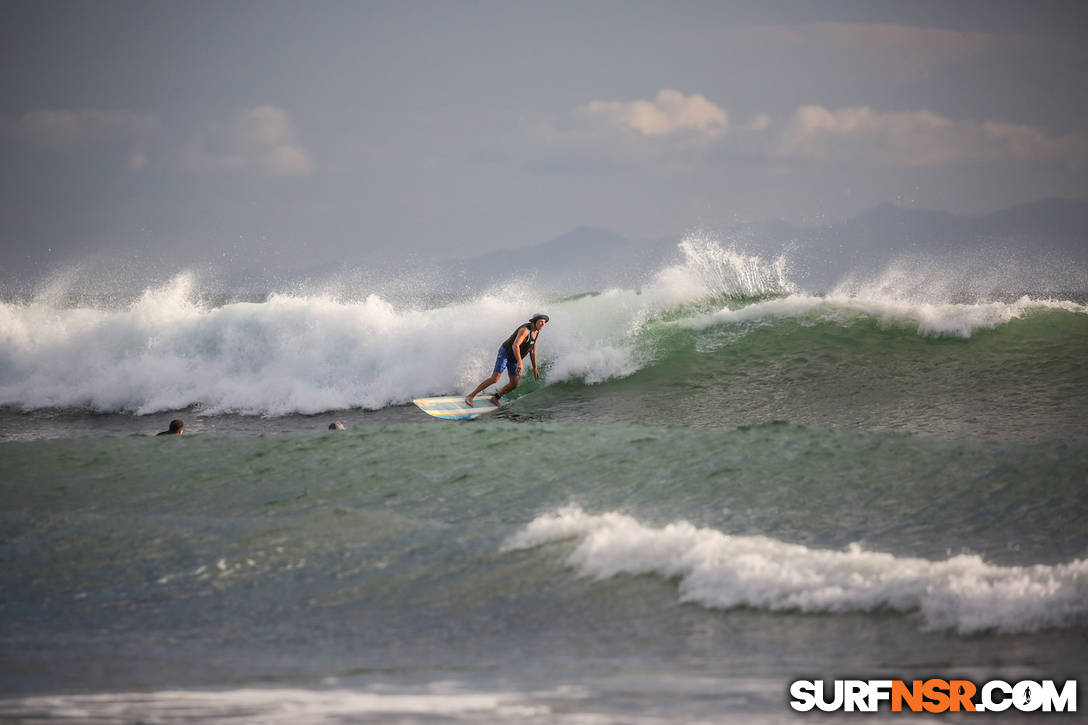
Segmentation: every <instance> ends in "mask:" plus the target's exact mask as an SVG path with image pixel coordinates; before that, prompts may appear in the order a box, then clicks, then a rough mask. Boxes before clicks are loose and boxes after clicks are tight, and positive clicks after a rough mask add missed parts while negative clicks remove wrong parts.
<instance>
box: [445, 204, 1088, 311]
mask: <svg viewBox="0 0 1088 725" xmlns="http://www.w3.org/2000/svg"><path fill="white" fill-rule="evenodd" d="M717 238H718V241H719V243H720V244H721V245H722V246H730V245H733V246H736V247H737V248H738V249H739V250H741V251H745V252H747V253H758V254H761V255H764V256H767V257H768V258H773V257H775V256H777V255H779V254H783V253H784V254H786V255H787V257H788V259H789V260H790V266H791V269H792V270H793V276H794V279H795V280H796V281H797V282H798V283H800V284H802V285H803V286H804V287H805V288H807V289H810V290H812V291H821V290H826V289H828V288H830V287H831V286H833V285H834V284H835V283H836V282H837V281H839V280H841V279H842V278H843V276H844V275H846V274H848V273H859V274H864V273H874V272H877V271H879V270H881V269H884V268H885V267H887V266H888V265H889V264H890V263H892V262H893V261H896V260H900V261H904V262H905V263H917V262H918V261H919V260H928V261H929V262H930V263H931V264H933V263H936V264H940V263H942V262H948V263H950V264H952V263H956V264H960V265H966V266H967V267H968V268H970V267H971V265H977V266H978V267H979V268H980V269H979V273H980V274H981V273H984V272H985V273H990V271H991V270H990V269H989V268H990V267H992V266H993V265H997V264H1005V265H1008V264H1013V263H1015V264H1018V265H1020V267H1021V268H1022V269H1023V270H1025V271H1026V272H1030V273H1031V274H1030V275H1028V277H1030V278H1027V279H1025V281H1024V284H1025V285H1027V286H1028V287H1033V288H1039V286H1040V285H1044V284H1045V285H1046V286H1049V287H1052V288H1053V289H1054V290H1067V289H1071V288H1073V287H1077V288H1078V291H1080V290H1083V289H1084V287H1086V286H1088V202H1085V201H1073V200H1067V199H1045V200H1043V201H1038V202H1034V203H1030V204H1021V205H1019V206H1015V207H1011V208H1009V209H1005V210H1002V211H998V212H994V213H992V214H987V215H985V216H963V215H957V214H951V213H948V212H941V211H925V210H917V209H906V208H902V207H898V206H894V205H892V204H882V205H880V206H878V207H875V208H873V209H870V210H869V211H866V212H864V213H862V214H860V215H858V216H857V217H855V218H853V219H850V220H848V221H845V222H842V223H838V224H832V225H826V226H818V227H801V226H794V225H791V224H787V223H786V222H783V221H779V220H771V221H765V222H759V223H755V224H742V225H736V226H734V227H731V228H728V229H724V230H720V232H719V233H718V235H717ZM680 241H681V239H680V238H676V239H668V240H631V239H626V238H624V237H622V236H620V235H619V234H616V233H615V232H612V231H609V230H606V229H596V228H590V227H579V228H577V229H573V230H571V231H570V232H568V233H566V234H564V235H562V236H560V237H556V238H555V239H551V240H548V241H546V242H543V243H540V244H537V245H534V246H531V247H527V248H524V249H519V250H504V251H498V252H490V253H488V254H484V255H480V256H477V257H473V258H471V259H466V260H457V261H450V262H447V263H445V264H444V265H442V266H443V267H445V268H446V269H447V270H448V271H453V272H454V273H455V274H456V275H457V276H458V277H460V278H462V279H463V280H464V281H465V283H466V284H468V285H478V284H486V282H487V280H495V279H508V278H509V277H510V276H511V274H515V275H516V274H518V273H519V272H521V273H524V275H525V276H526V277H532V278H533V279H534V281H535V283H536V284H537V285H539V286H541V287H543V288H547V289H552V290H555V291H558V292H564V293H574V292H579V291H588V290H596V289H601V288H602V287H607V286H629V285H638V284H642V283H644V282H646V281H647V280H648V279H649V277H651V276H652V275H653V273H655V272H656V271H657V270H658V269H660V268H661V266H663V265H664V264H668V263H671V262H678V261H680V259H681V255H680V252H679V250H678V246H677V245H678V243H679V242H680ZM966 271H967V272H970V269H967V270H966ZM1026 272H1025V273H1026Z"/></svg>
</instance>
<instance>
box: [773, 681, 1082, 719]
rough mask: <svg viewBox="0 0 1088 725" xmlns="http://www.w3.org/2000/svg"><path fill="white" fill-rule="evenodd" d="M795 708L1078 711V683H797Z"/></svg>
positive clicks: (793, 696)
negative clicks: (885, 707) (883, 707)
mask: <svg viewBox="0 0 1088 725" xmlns="http://www.w3.org/2000/svg"><path fill="white" fill-rule="evenodd" d="M790 698H791V699H790V707H792V708H793V709H794V710H797V711H798V712H808V711H810V710H813V709H816V710H822V711H823V712H876V711H878V710H880V709H881V708H882V706H887V707H888V709H890V710H891V711H892V712H903V711H906V712H930V713H941V712H1004V711H1005V710H1008V709H1010V708H1012V709H1014V710H1019V711H1020V712H1076V711H1077V681H1076V680H1066V681H1065V683H1063V684H1062V685H1061V686H1059V685H1058V684H1057V683H1055V682H1054V680H1042V681H1039V682H1037V681H1034V680H1023V681H1020V682H1015V683H1009V682H1005V681H1004V680H990V681H989V682H986V683H984V684H982V685H981V686H979V685H976V684H975V683H973V682H971V681H970V680H942V679H937V678H932V679H928V680H911V681H910V682H909V683H908V682H906V681H904V680H835V681H834V682H833V683H826V682H824V681H823V680H797V681H796V682H793V683H792V684H790Z"/></svg>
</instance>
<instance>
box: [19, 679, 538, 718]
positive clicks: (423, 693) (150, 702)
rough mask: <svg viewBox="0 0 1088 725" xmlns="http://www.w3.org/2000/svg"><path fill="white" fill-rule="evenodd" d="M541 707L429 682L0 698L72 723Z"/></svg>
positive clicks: (23, 712) (532, 711) (448, 713)
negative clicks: (389, 688)
mask: <svg viewBox="0 0 1088 725" xmlns="http://www.w3.org/2000/svg"><path fill="white" fill-rule="evenodd" d="M548 712H549V709H548V708H547V707H546V706H544V705H540V704H536V703H533V702H531V701H530V698H529V696H527V695H524V694H520V693H505V692H472V691H467V692H466V691H460V690H459V689H457V688H454V687H449V686H445V685H444V684H443V683H436V684H433V685H431V686H429V687H425V688H421V689H420V690H419V691H416V692H374V691H371V692H367V691H357V690H346V689H332V690H306V689H292V688H275V689H274V688H268V689H240V690H224V691H202V690H167V691H160V692H149V693H109V694H92V695H55V696H37V697H25V698H18V699H12V700H0V717H3V718H4V719H8V718H11V719H19V718H27V719H39V718H42V717H48V718H50V719H65V720H78V721H80V722H111V723H112V722H156V723H174V722H176V723H182V722H194V721H199V722H232V723H233V722H245V723H269V724H275V723H283V724H284V725H299V724H302V723H325V722H330V721H343V720H345V719H346V720H350V721H352V722H390V721H396V722H405V721H415V718H418V717H421V716H422V717H427V716H433V717H440V718H442V719H443V721H454V722H458V721H461V722H480V721H481V720H483V721H497V720H503V721H505V720H515V719H518V720H520V719H524V718H532V717H538V716H541V715H546V714H547V713H548Z"/></svg>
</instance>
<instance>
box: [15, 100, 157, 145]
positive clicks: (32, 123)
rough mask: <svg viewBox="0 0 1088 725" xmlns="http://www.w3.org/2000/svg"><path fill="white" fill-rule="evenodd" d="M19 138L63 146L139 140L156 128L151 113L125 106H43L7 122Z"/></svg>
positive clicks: (154, 119)
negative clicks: (101, 108)
mask: <svg viewBox="0 0 1088 725" xmlns="http://www.w3.org/2000/svg"><path fill="white" fill-rule="evenodd" d="M8 128H9V131H11V132H12V133H13V134H14V135H15V136H16V137H17V138H19V139H20V140H22V141H25V142H28V143H32V144H35V145H37V146H43V147H46V148H51V149H56V150H63V149H68V148H72V147H76V146H83V145H87V144H92V143H96V142H99V141H130V142H142V141H143V140H144V139H146V138H147V137H149V136H151V135H152V134H154V133H155V132H156V131H158V129H159V121H158V119H157V118H155V117H154V116H149V115H146V114H141V113H134V112H132V111H124V110H96V109H86V110H77V111H73V110H42V111H31V112H30V113H25V114H23V115H22V116H20V117H19V118H17V119H15V120H14V122H9V124H8Z"/></svg>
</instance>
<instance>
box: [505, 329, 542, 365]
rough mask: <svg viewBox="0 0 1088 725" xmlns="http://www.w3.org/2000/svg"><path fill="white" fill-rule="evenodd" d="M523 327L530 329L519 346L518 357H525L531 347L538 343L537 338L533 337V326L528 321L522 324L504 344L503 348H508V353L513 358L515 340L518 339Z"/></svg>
mask: <svg viewBox="0 0 1088 725" xmlns="http://www.w3.org/2000/svg"><path fill="white" fill-rule="evenodd" d="M522 327H524V328H525V329H526V330H528V331H529V334H528V335H527V336H526V338H525V341H524V342H522V343H521V345H520V347H519V348H518V357H519V358H522V359H524V358H525V355H526V354H527V353H528V352H529V348H531V347H533V346H534V345H536V338H535V337H533V326H532V325H530V324H529V323H528V322H526V323H525V324H524V325H521V326H520V327H518V329H516V330H514V332H513V334H512V335H510V337H508V338H506V342H504V343H503V344H502V346H503V348H504V349H505V350H506V354H507V355H509V356H510V357H511V358H513V357H514V340H516V339H517V337H518V333H519V332H520V331H521V328H522Z"/></svg>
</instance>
